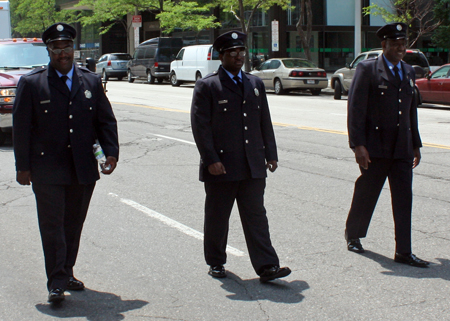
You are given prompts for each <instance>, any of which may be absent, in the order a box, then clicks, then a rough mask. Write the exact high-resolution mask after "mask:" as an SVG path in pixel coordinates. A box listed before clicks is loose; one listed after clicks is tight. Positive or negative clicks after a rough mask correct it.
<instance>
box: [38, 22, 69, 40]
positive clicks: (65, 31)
mask: <svg viewBox="0 0 450 321" xmlns="http://www.w3.org/2000/svg"><path fill="white" fill-rule="evenodd" d="M76 36H77V31H76V30H75V29H74V28H73V27H72V26H70V25H68V24H67V23H64V22H58V23H55V24H53V25H51V26H50V27H48V28H47V30H45V31H44V33H43V34H42V41H43V42H44V43H50V42H52V41H58V40H72V41H73V39H75V37H76Z"/></svg>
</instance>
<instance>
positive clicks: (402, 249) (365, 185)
mask: <svg viewBox="0 0 450 321" xmlns="http://www.w3.org/2000/svg"><path fill="white" fill-rule="evenodd" d="M360 170H361V176H359V177H358V179H357V180H356V182H355V190H354V193H353V200H352V205H351V208H350V211H349V214H348V218H347V224H346V234H347V239H356V238H363V237H366V235H367V230H368V228H369V224H370V220H371V218H372V215H373V212H374V210H375V206H376V204H377V201H378V197H379V196H380V193H381V190H382V188H383V185H384V182H385V181H386V177H387V178H388V180H389V186H390V190H391V202H392V211H393V216H394V224H395V241H396V252H397V253H411V211H412V160H405V159H384V158H371V163H369V168H368V169H367V170H365V169H363V168H362V167H360Z"/></svg>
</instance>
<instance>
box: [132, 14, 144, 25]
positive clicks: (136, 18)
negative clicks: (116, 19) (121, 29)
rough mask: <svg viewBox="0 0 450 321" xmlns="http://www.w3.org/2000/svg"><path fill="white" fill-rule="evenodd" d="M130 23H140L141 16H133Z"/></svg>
mask: <svg viewBox="0 0 450 321" xmlns="http://www.w3.org/2000/svg"><path fill="white" fill-rule="evenodd" d="M132 22H133V23H139V22H142V16H141V15H139V16H133V20H132Z"/></svg>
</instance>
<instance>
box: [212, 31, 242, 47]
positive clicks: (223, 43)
mask: <svg viewBox="0 0 450 321" xmlns="http://www.w3.org/2000/svg"><path fill="white" fill-rule="evenodd" d="M246 39H247V35H246V34H245V33H242V32H239V31H229V32H225V33H224V34H221V35H220V36H218V37H217V38H216V40H215V41H214V44H213V47H214V49H216V50H217V51H218V52H224V51H225V50H228V49H233V48H242V47H245V40H246Z"/></svg>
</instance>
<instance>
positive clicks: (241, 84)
mask: <svg viewBox="0 0 450 321" xmlns="http://www.w3.org/2000/svg"><path fill="white" fill-rule="evenodd" d="M233 79H234V80H236V84H237V85H238V86H239V88H240V89H241V92H242V93H244V84H243V83H242V81H241V78H239V77H238V76H234V77H233Z"/></svg>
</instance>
